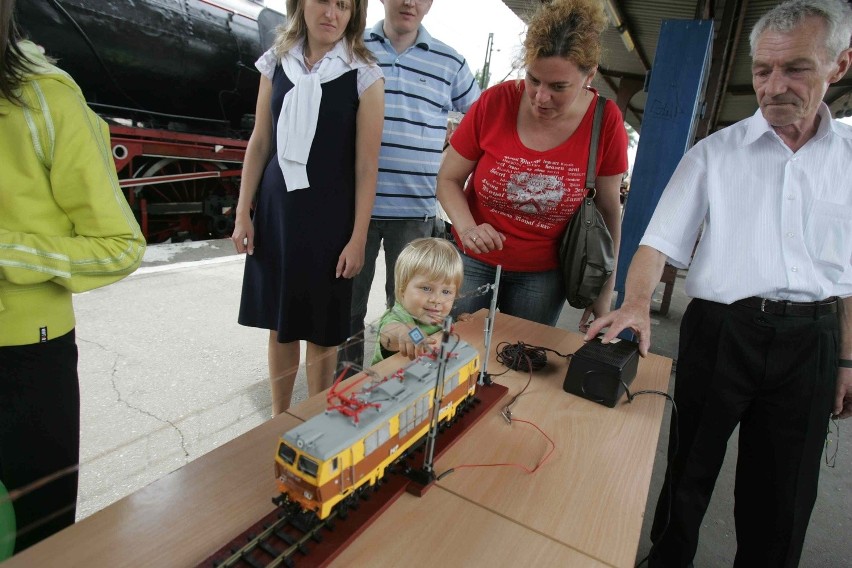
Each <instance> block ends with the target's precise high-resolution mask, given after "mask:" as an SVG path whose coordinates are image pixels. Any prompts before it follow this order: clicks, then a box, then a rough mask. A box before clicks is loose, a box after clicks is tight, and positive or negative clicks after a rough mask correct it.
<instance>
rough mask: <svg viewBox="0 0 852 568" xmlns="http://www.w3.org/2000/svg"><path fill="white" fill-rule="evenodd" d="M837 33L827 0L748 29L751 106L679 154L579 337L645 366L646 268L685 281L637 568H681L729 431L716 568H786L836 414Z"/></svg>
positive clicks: (841, 302)
mask: <svg viewBox="0 0 852 568" xmlns="http://www.w3.org/2000/svg"><path fill="white" fill-rule="evenodd" d="M850 35H852V10H850V7H849V6H848V5H847V4H846V2H842V1H841V0H792V1H788V2H784V3H782V4H780V5H778V6H777V7H776V8H774V9H773V10H772V11H770V12H769V13H767V14H766V15H764V17H763V18H761V19H760V20H759V21H758V22H757V24H756V25H755V28H754V30H753V31H752V34H751V45H752V60H753V63H752V71H753V83H754V89H755V92H756V93H757V99H758V103H759V105H760V109H759V110H758V111H757V112H756V113H755V114H754V116H752V117H750V118H747V119H745V120H743V121H741V122H738V123H737V124H735V125H733V126H731V127H729V128H726V129H724V130H722V131H720V132H717V133H715V134H713V135H712V136H710V137H708V138H706V139H704V140H702V141H701V142H699V143H698V144H696V145H695V147H694V148H692V149H691V150H690V151H689V152H688V153H687V154H686V155H685V156H684V158H683V160H681V162H680V164H679V165H678V168H677V170H676V171H675V173H674V175H673V176H672V179H671V181H670V182H669V184H668V186H667V187H666V190H665V192H664V193H663V196H662V198H661V200H660V203H659V205H658V207H657V210H656V211H655V213H654V216H653V218H652V219H651V222H650V225H649V226H648V229H647V231H646V233H645V236H644V237H643V239H642V242H641V245H640V247H639V250H638V251H637V253H636V256H635V257H634V259H633V261H632V263H631V265H630V270H629V271H628V276H627V287H626V293H625V298H624V303H623V305H622V307H621V309H619V310H616V311H614V312H611V313H610V314H607V315H606V316H604V317H602V318H600V319H599V320H597V321H596V322H594V323H593V325H592V326H591V328H590V330H589V332H588V334H587V339H589V338H591V337H594V336H595V335H596V334H597V333H598V332H600V331H601V330H602V329H604V328H606V327H609V330H608V331H607V332H606V334H605V335H604V338H603V340H604V341H605V342H606V341H609V340H611V339H612V338H614V337H615V336H616V335H617V334H618V333H619V332H621V331H622V330H623V329H626V328H631V329H632V330H633V331H634V332H635V333H636V334H637V335H638V337H639V341H640V351H641V352H642V354H645V353H647V351H648V347H649V346H650V342H651V325H650V317H649V308H650V301H651V296H652V294H653V291H654V288H655V287H656V284H657V282H659V277H660V275H661V273H662V270H663V266H664V263H665V262H666V260H667V259H668V260H669V262H671V263H673V264H675V265H676V266H680V267H686V266H690V270H689V275H688V277H687V280H686V293H687V294H688V295H689V296H691V297H692V298H694V299H693V300H692V302H691V303H690V304H689V307H688V309H687V311H686V313H685V314H684V317H683V321H682V323H681V336H680V352H679V357H678V368H677V378H676V382H675V397H674V398H675V402H676V403H677V407H678V415H679V421H678V424H677V425H675V424H672V431H673V433H674V429H675V428H679V434H680V444H679V447H674V446H673V445H672V444H670V447H669V451H670V452H672V451H675V450H676V452H675V455H674V456H673V460H672V465H671V470H670V471H669V476H668V477H667V483H666V485H665V486H664V487H663V490H662V493H661V496H660V500H659V502H658V505H657V513H656V516H655V519H654V527H653V530H652V533H651V536H652V540H654V543H655V544H654V546H653V548H652V551H651V555H650V566H652V567H654V566H667V567H681V566H690V565H691V563H692V559H693V557H694V555H695V551H696V548H697V545H698V533H699V529H700V526H701V521H702V519H703V517H704V513H705V511H706V510H707V505H708V503H709V501H710V496H711V494H712V492H713V486H714V485H715V482H716V477H717V475H718V473H719V470H720V468H721V466H722V462H723V459H724V456H725V449H726V445H727V441H728V438H729V437H730V435H731V433H732V432H733V430H734V428H735V427H736V426H737V425H738V424H739V427H740V434H739V456H738V458H737V474H736V490H735V498H736V510H735V519H736V529H737V555H736V560H735V564H734V566H736V567H746V566H748V567H754V566H773V567H774V566H796V565H798V562H799V558H800V556H801V552H802V544H803V542H804V537H805V531H806V530H807V525H808V522H809V520H810V514H811V510H812V509H813V505H814V501H815V499H816V493H817V481H818V477H819V465H820V454H821V452H822V449H823V445H824V441H825V434H826V428H827V423H828V420H829V417H830V415H834V416H835V417H839V418H846V417H848V416H850V415H852V182H850V181H849V175H848V168H849V166H850V164H852V127H849V126H846V125H844V124H841V123H839V122H837V121H835V120H832V118H831V115H830V113H829V110H828V107H827V106H826V105H825V104H824V103H823V102H822V98H823V96H824V95H825V93H826V91H827V89H828V87H829V85H830V84H831V83H835V82H837V81H839V80H840V79H841V78H842V77H843V76H844V75H845V73H846V71H847V70H848V69H849V66H850V60H852V50H850V49H849V46H850ZM702 226H703V231H702V232H701V238H700V241H699V243H698V246H697V247H696V248H695V256H694V259H691V256H692V251H693V246H694V245H695V241H696V240H697V239H698V237H699V231H700V230H701V227H702ZM690 262H691V265H690ZM670 439H671V440H672V442H674V441H675V440H676V439H677V436H675V435H673V436H672V437H671V438H670ZM669 496H670V498H669Z"/></svg>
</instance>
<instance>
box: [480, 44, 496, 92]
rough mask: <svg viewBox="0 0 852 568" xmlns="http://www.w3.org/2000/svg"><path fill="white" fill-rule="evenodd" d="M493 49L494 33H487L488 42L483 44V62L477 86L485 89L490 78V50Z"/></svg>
mask: <svg viewBox="0 0 852 568" xmlns="http://www.w3.org/2000/svg"><path fill="white" fill-rule="evenodd" d="M493 49H494V34H493V33H490V34H488V43H487V44H486V45H485V63H483V64H482V71H481V73H480V75H479V88H480V89H482V90H485V88H486V87H488V80H489V79H490V78H491V51H492V50H493Z"/></svg>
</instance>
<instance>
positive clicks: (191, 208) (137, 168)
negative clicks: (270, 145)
mask: <svg viewBox="0 0 852 568" xmlns="http://www.w3.org/2000/svg"><path fill="white" fill-rule="evenodd" d="M16 16H17V20H18V23H19V25H20V27H21V28H22V31H23V32H24V35H25V36H27V37H28V38H29V39H31V40H33V41H34V42H35V43H37V44H39V45H41V46H42V47H43V48H44V49H45V52H46V53H47V54H48V55H49V56H51V57H53V58H55V59H56V60H57V61H58V65H59V66H60V67H62V68H63V69H64V70H66V71H68V72H69V73H70V74H71V76H72V77H74V79H75V80H76V81H77V83H78V84H79V85H80V87H81V88H82V90H83V93H84V95H85V96H86V99H87V101H88V102H89V104H90V106H91V107H92V108H93V109H94V110H95V111H96V112H98V114H99V115H100V116H101V117H102V118H103V119H104V120H105V121H106V122H107V123H108V124H109V125H110V134H111V139H112V151H113V158H114V160H115V164H116V170H117V171H118V174H119V181H120V183H121V186H122V188H123V189H124V192H125V195H126V197H127V200H128V202H129V203H130V205H131V208H132V209H133V211H134V212H135V214H136V215H137V218H138V219H139V221H140V224H141V226H142V229H143V232H144V233H145V235H146V237H147V239H148V241H149V242H161V241H164V240H166V239H169V238H187V237H189V238H207V237H221V236H226V235H229V234H230V232H231V230H232V228H233V208H234V206H235V204H236V198H237V194H238V189H239V181H238V180H239V176H240V171H241V167H242V162H243V157H244V154H245V148H246V144H247V142H246V141H247V139H248V136H249V135H250V134H251V128H252V126H253V118H254V114H253V113H254V105H255V102H256V97H257V87H258V83H259V80H260V75H259V73H258V72H257V70H256V69H255V68H254V62H255V60H256V59H257V58H258V57H259V56H260V54H261V53H263V52H264V51H265V50H266V49H267V48H268V47H269V46H270V45H271V44H272V41H273V39H274V35H275V29H276V28H277V27H278V26H280V25H282V24H284V23H285V21H286V18H285V16H284V15H283V14H281V13H279V12H277V11H275V10H272V9H270V8H267V7H265V3H264V2H263V1H262V0H27V1H25V2H18V3H17V14H16Z"/></svg>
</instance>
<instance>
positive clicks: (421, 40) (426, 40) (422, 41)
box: [370, 20, 432, 51]
mask: <svg viewBox="0 0 852 568" xmlns="http://www.w3.org/2000/svg"><path fill="white" fill-rule="evenodd" d="M384 26H385V21H384V20H379V21H378V22H377V23H376V25H375V26H373V28H372V29H371V30H370V37H371V38H372V39H377V40H379V41H380V42H382V43H385V41H386V40H387V39H388V36H386V35H385V29H384ZM414 45H416V46H417V47H419V48H420V49H425V50H426V51H429V50H430V49H432V36H431V35H429V32H427V31H426V28H424V27H423V26H422V25H421V26H420V27H419V28H418V30H417V39H416V40H414ZM412 47H414V46H412Z"/></svg>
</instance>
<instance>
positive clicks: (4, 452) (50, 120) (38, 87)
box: [0, 0, 145, 551]
mask: <svg viewBox="0 0 852 568" xmlns="http://www.w3.org/2000/svg"><path fill="white" fill-rule="evenodd" d="M13 11H14V0H0V481H2V482H3V484H4V485H5V486H6V488H7V489H8V490H9V493H10V494H12V495H14V496H15V500H14V508H15V517H16V519H17V528H18V532H17V538H16V544H15V550H16V551H20V550H23V549H24V548H26V547H28V546H30V545H32V544H34V543H36V542H38V541H39V540H42V539H43V538H46V537H47V536H49V535H51V534H53V533H54V532H57V531H58V530H60V529H62V528H64V527H66V526H68V525H70V524H72V523H73V522H74V516H75V511H76V501H77V466H78V462H79V430H80V427H79V426H80V401H79V398H80V390H79V384H78V380H77V345H76V342H75V336H74V327H75V321H74V311H73V307H72V303H71V293H72V292H83V291H86V290H91V289H93V288H98V287H100V286H104V285H106V284H110V283H112V282H115V281H117V280H119V279H121V278H123V277H125V276H127V275H128V274H130V273H131V272H133V271H134V270H135V269H136V268H137V267H138V266H139V264H140V262H141V261H142V255H143V253H144V250H145V240H144V237H143V236H142V233H141V231H140V229H139V225H138V223H137V222H136V220H135V218H134V216H133V213H132V212H131V211H130V208H129V207H128V205H127V202H126V200H125V198H124V196H123V194H122V192H121V190H120V188H119V185H118V178H117V176H116V173H115V166H114V163H113V161H112V156H111V152H110V144H109V131H108V129H107V126H106V124H105V123H104V122H103V121H102V120H101V119H99V118H98V117H97V116H96V115H95V114H94V113H93V112H92V111H91V110H90V109H89V108H88V106H86V102H85V99H84V98H83V94H82V92H81V91H80V88H79V87H78V86H77V84H76V83H75V82H74V81H73V79H71V77H70V76H69V75H68V74H67V73H65V72H63V71H62V70H60V69H58V68H57V67H54V66H53V65H51V64H50V63H49V62H48V60H47V59H46V58H45V57H44V56H43V55H42V54H41V51H40V50H39V49H38V47H37V46H35V45H34V44H32V43H30V42H27V41H22V40H21V39H20V36H19V34H18V32H17V29H16V27H15V23H14V13H13Z"/></svg>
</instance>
